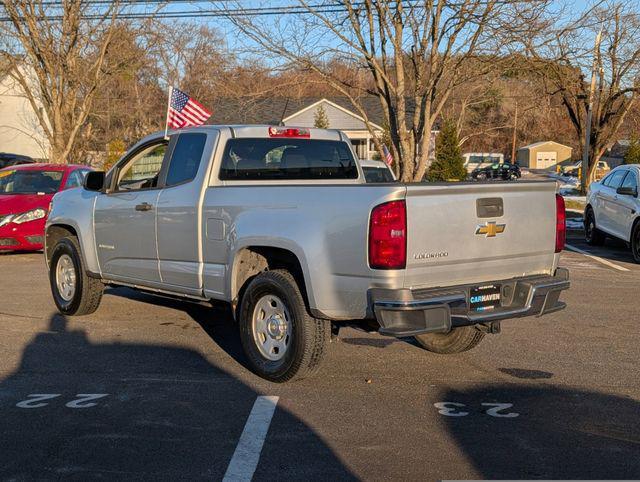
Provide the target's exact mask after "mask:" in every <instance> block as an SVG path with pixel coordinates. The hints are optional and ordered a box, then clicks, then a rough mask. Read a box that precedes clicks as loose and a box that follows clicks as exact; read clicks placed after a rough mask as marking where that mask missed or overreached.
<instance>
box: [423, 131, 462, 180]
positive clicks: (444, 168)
mask: <svg viewBox="0 0 640 482" xmlns="http://www.w3.org/2000/svg"><path fill="white" fill-rule="evenodd" d="M426 178H427V180H428V181H432V182H435V181H463V180H464V179H466V178H467V170H466V169H465V168H464V159H463V157H462V154H461V153H460V141H459V139H458V129H457V127H456V125H455V123H454V122H453V121H451V120H446V121H444V122H443V124H442V129H441V130H440V134H438V137H437V138H436V158H435V160H434V161H433V163H432V164H431V167H429V171H428V172H427V176H426Z"/></svg>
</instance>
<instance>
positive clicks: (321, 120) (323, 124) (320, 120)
mask: <svg viewBox="0 0 640 482" xmlns="http://www.w3.org/2000/svg"><path fill="white" fill-rule="evenodd" d="M313 127H316V128H318V129H328V128H329V118H328V117H327V113H326V112H325V111H324V107H322V104H321V105H320V106H318V108H317V109H316V113H315V115H314V116H313Z"/></svg>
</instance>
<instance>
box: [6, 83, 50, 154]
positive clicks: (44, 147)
mask: <svg viewBox="0 0 640 482" xmlns="http://www.w3.org/2000/svg"><path fill="white" fill-rule="evenodd" d="M0 151H1V152H9V153H12V154H22V155H25V156H30V157H32V158H34V159H37V160H47V159H48V157H49V141H48V139H47V137H46V136H45V134H44V132H43V131H42V127H40V123H39V122H38V118H37V115H36V112H35V111H34V110H33V107H32V106H31V103H30V102H29V100H28V99H27V98H26V96H25V93H24V90H23V89H22V87H21V86H20V84H19V83H18V82H17V81H16V80H15V79H14V78H13V77H12V76H11V75H10V74H9V73H6V72H5V73H4V75H0Z"/></svg>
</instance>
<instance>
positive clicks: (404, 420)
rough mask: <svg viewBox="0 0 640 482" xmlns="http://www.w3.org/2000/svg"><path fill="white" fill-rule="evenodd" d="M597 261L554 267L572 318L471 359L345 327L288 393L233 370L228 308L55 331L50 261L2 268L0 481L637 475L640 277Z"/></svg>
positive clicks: (65, 324) (74, 323)
mask: <svg viewBox="0 0 640 482" xmlns="http://www.w3.org/2000/svg"><path fill="white" fill-rule="evenodd" d="M569 243H570V244H571V245H572V246H574V247H576V248H578V249H590V248H588V247H586V246H584V245H583V244H581V242H580V241H579V240H578V239H570V240H569ZM596 255H597V256H599V258H591V257H588V256H585V255H584V254H581V253H577V252H571V251H567V252H565V253H564V254H563V257H562V265H563V266H566V267H568V268H569V269H570V270H571V277H572V289H571V290H570V291H569V292H568V293H566V295H565V296H564V299H565V301H567V303H568V305H569V308H568V309H567V310H565V311H563V312H559V313H556V314H553V315H549V316H546V317H544V318H540V319H536V318H527V319H520V320H515V321H511V322H504V323H503V324H502V333H501V334H500V335H492V336H487V337H486V338H485V340H484V341H483V342H482V343H481V344H480V346H479V347H477V348H476V349H475V350H473V351H471V352H468V353H465V354H462V355H454V356H443V355H434V354H429V353H427V352H425V351H423V350H422V349H420V348H419V347H417V346H416V345H414V344H412V343H409V342H405V341H400V340H395V339H390V338H384V337H381V336H379V335H377V334H371V333H367V332H364V331H359V330H356V329H353V328H347V329H344V330H342V331H341V333H340V339H339V340H338V341H337V342H335V343H333V344H332V346H331V349H330V351H329V355H328V357H327V358H326V360H325V363H324V366H323V368H322V369H321V372H320V373H319V374H318V375H317V376H316V377H315V378H314V379H311V380H305V381H303V382H299V383H294V384H288V385H276V384H271V383H269V382H266V381H263V380H261V379H258V378H257V377H255V376H254V375H252V374H251V373H250V372H249V371H248V370H247V369H245V368H244V366H243V357H242V354H241V349H240V344H239V340H238V337H237V334H236V332H235V330H234V328H233V325H232V324H231V323H230V320H229V316H228V315H227V314H226V313H225V312H224V311H221V310H219V309H212V308H210V307H206V306H201V305H196V304H183V303H178V302H175V301H172V300H168V299H163V298H156V297H152V296H149V295H145V294H140V293H136V292H134V291H132V290H129V289H125V288H118V289H109V290H108V291H107V294H106V295H105V297H104V298H103V302H102V305H101V307H100V309H99V310H98V312H97V313H95V314H94V315H91V316H87V317H81V318H68V319H66V318H64V317H62V316H60V315H57V314H56V312H55V309H54V305H53V302H52V300H51V298H50V294H49V286H48V281H47V278H46V268H45V265H44V261H43V259H42V255H40V254H6V255H0V269H1V270H2V277H1V278H0V293H1V295H0V300H1V301H2V304H1V306H0V326H1V329H2V331H1V333H2V337H1V338H0V410H1V413H2V415H3V416H2V418H1V419H0V433H2V434H3V437H2V439H1V441H0V478H2V479H18V480H20V479H28V478H29V479H30V478H40V479H58V478H65V479H78V480H80V479H82V480H86V479H132V478H135V479H149V480H165V479H166V480H169V479H170V480H176V479H190V480H194V479H208V480H219V479H222V478H223V476H225V474H226V475H227V477H228V478H229V479H233V478H234V476H235V477H237V478H242V476H243V474H245V475H246V473H248V472H247V471H249V472H250V471H251V465H252V464H254V465H253V466H254V467H255V464H257V467H256V470H255V479H256V480H266V479H268V480H273V479H291V480H315V479H366V480H387V479H404V480H416V479H420V480H435V479H472V478H473V479H477V478H491V479H518V478H527V479H532V478H544V479H571V478H583V479H592V478H607V479H621V478H624V479H633V478H639V477H640V370H639V368H638V367H639V363H638V361H639V359H640V343H638V342H639V341H640V331H639V329H638V323H639V322H640V310H639V309H638V308H639V303H640V302H639V299H638V293H639V289H640V266H638V265H635V264H633V263H632V262H631V257H630V255H629V254H628V253H627V252H626V250H625V248H624V246H621V245H612V244H607V246H605V247H604V248H599V249H598V253H596ZM603 259H604V260H606V261H609V262H610V263H613V264H614V265H615V266H618V267H622V268H624V269H623V270H620V269H617V268H615V267H612V266H610V265H608V264H606V263H603V262H601V260H603ZM259 397H271V398H259ZM276 397H277V398H276ZM274 404H275V411H274V410H273V405H274ZM260 407H262V412H261V411H260ZM265 407H266V409H265ZM269 407H271V408H270V409H269ZM271 413H272V414H273V415H272V416H271ZM250 414H251V415H250ZM252 424H253V425H252ZM260 430H262V432H263V435H265V434H266V438H265V439H264V443H263V444H261V443H260V444H255V443H254V444H252V443H245V442H246V441H247V440H249V442H250V441H251V437H249V438H247V437H246V434H247V433H249V435H252V434H253V435H256V431H257V432H260ZM258 435H259V434H258ZM257 438H258V439H259V438H260V437H259V436H258V437H257Z"/></svg>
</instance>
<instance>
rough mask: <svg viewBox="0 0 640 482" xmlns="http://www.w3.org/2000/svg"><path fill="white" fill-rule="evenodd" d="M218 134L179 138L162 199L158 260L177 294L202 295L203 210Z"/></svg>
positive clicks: (165, 279) (163, 179) (163, 180)
mask: <svg viewBox="0 0 640 482" xmlns="http://www.w3.org/2000/svg"><path fill="white" fill-rule="evenodd" d="M217 138H218V136H217V134H216V132H215V131H211V130H209V132H208V133H205V132H197V131H195V132H183V133H181V134H179V135H178V136H177V140H176V141H175V145H174V147H173V149H172V154H171V158H170V160H169V162H168V167H167V168H166V170H163V173H162V175H161V184H162V185H163V189H162V191H161V192H160V196H159V197H158V210H157V213H158V221H157V222H158V224H157V229H158V258H159V262H160V263H159V264H160V276H161V279H162V283H163V285H164V286H167V288H169V289H172V290H173V291H179V292H184V293H187V294H193V295H201V294H202V245H201V243H202V239H203V233H202V227H201V226H202V223H201V216H202V213H201V209H200V206H201V204H202V199H203V197H204V191H205V189H206V187H207V185H208V168H209V164H210V163H209V160H210V159H211V155H212V151H213V149H214V148H215V144H216V141H217Z"/></svg>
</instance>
